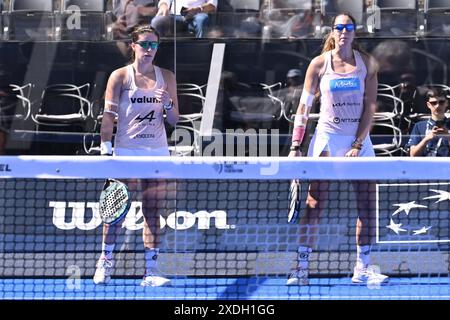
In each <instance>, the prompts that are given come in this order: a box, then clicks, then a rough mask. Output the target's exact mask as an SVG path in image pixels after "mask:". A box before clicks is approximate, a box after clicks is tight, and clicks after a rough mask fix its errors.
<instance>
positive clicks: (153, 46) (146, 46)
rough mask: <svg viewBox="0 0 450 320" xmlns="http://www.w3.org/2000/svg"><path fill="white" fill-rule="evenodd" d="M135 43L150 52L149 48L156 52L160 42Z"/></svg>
mask: <svg viewBox="0 0 450 320" xmlns="http://www.w3.org/2000/svg"><path fill="white" fill-rule="evenodd" d="M135 43H137V44H138V45H140V46H141V47H142V48H143V49H144V50H148V49H149V48H151V49H152V50H156V49H158V47H159V43H158V41H136V42H135Z"/></svg>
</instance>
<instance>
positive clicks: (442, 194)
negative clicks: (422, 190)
mask: <svg viewBox="0 0 450 320" xmlns="http://www.w3.org/2000/svg"><path fill="white" fill-rule="evenodd" d="M430 191H433V192H436V193H439V194H436V195H434V196H430V197H426V198H423V199H424V200H425V199H438V200H437V201H436V202H435V203H438V202H441V201H445V200H448V201H450V192H448V191H444V190H436V189H430Z"/></svg>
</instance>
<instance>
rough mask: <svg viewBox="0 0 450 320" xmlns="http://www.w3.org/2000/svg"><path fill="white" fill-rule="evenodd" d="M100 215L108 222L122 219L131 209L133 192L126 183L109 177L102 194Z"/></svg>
mask: <svg viewBox="0 0 450 320" xmlns="http://www.w3.org/2000/svg"><path fill="white" fill-rule="evenodd" d="M99 204H100V217H101V218H102V221H103V222H104V223H106V224H115V223H117V222H119V221H120V220H122V219H123V218H124V217H125V216H126V215H127V213H128V210H130V206H131V194H130V191H129V190H128V187H127V186H126V184H125V183H123V182H121V181H119V180H115V179H107V180H106V182H105V184H104V185H103V190H102V192H101V194H100V201H99Z"/></svg>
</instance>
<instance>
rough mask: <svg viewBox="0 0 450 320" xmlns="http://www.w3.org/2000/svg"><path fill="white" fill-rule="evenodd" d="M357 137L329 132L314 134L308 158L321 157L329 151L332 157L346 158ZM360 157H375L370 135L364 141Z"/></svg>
mask: <svg viewBox="0 0 450 320" xmlns="http://www.w3.org/2000/svg"><path fill="white" fill-rule="evenodd" d="M353 141H355V136H353V135H351V136H347V135H341V134H335V133H328V132H317V131H316V132H314V135H313V137H312V139H311V143H310V144H309V148H308V157H319V156H320V154H321V153H322V152H323V151H328V153H329V154H330V156H331V157H344V156H345V154H346V153H347V152H348V151H350V149H351V145H352V143H353ZM359 156H360V157H375V151H374V150H373V145H372V141H371V140H370V137H369V135H367V137H366V139H365V140H364V141H363V147H362V149H361V151H360V152H359Z"/></svg>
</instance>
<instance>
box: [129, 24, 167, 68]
mask: <svg viewBox="0 0 450 320" xmlns="http://www.w3.org/2000/svg"><path fill="white" fill-rule="evenodd" d="M144 33H153V34H154V35H155V36H156V37H157V38H158V42H159V39H160V36H159V32H158V31H157V30H156V29H155V28H153V27H152V26H150V25H148V24H144V25H138V26H136V27H135V28H134V30H133V31H132V32H131V41H132V42H136V41H138V39H139V35H141V34H144ZM134 58H135V56H134V51H132V52H131V61H132V62H133V61H134Z"/></svg>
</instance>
